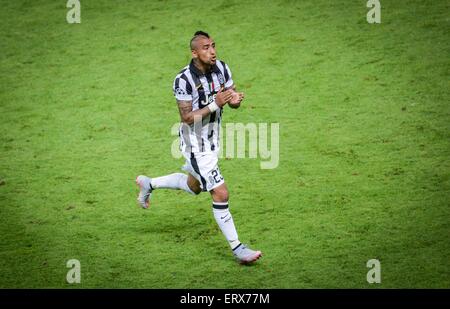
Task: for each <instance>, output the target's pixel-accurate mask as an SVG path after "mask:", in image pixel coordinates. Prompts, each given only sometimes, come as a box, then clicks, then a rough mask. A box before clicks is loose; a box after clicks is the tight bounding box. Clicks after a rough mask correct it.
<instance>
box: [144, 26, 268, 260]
mask: <svg viewBox="0 0 450 309" xmlns="http://www.w3.org/2000/svg"><path fill="white" fill-rule="evenodd" d="M190 48H191V53H192V60H191V62H190V64H189V65H187V66H186V67H185V68H183V70H181V72H180V73H178V75H177V76H176V77H175V80H174V83H173V93H174V96H175V98H176V101H177V103H178V104H177V105H178V109H179V112H180V117H181V125H180V129H179V135H180V148H181V151H182V153H183V156H184V158H185V159H186V162H185V165H184V166H183V170H184V171H186V172H187V173H188V174H187V175H186V174H183V173H174V174H170V175H166V176H162V177H156V178H149V177H147V176H144V175H140V176H138V177H137V178H136V184H137V185H138V186H139V187H140V192H139V196H138V198H137V200H138V202H139V204H140V205H141V206H142V207H143V208H148V207H149V202H150V197H151V195H152V192H153V191H154V190H157V189H178V190H180V189H181V190H184V191H186V192H188V193H190V194H196V195H197V194H200V192H202V191H208V192H209V193H210V194H211V197H212V208H213V214H214V218H215V220H216V222H217V224H218V225H219V228H220V229H221V231H222V233H223V235H224V236H225V238H226V239H227V240H228V243H229V245H230V247H231V249H232V251H233V254H234V256H235V257H236V258H237V259H238V260H239V261H240V262H241V263H242V264H247V263H252V262H254V261H256V260H257V259H258V258H259V257H261V252H260V251H254V250H252V249H250V248H249V247H248V246H246V245H244V244H242V243H241V242H240V241H239V238H238V234H237V232H236V228H235V226H234V222H233V217H232V216H231V213H230V210H229V208H228V197H229V194H228V189H227V186H226V184H225V180H224V178H223V176H222V174H221V173H220V169H219V166H218V153H219V130H220V122H221V119H222V113H223V108H224V107H225V105H227V104H228V106H229V107H231V108H238V107H239V106H240V104H241V101H242V100H243V98H244V94H243V93H242V92H237V91H236V88H235V86H234V83H233V79H232V78H231V71H230V68H229V67H228V65H226V64H225V63H224V62H223V61H219V60H217V59H216V47H215V43H214V41H213V39H212V38H210V37H209V35H208V33H206V32H203V31H197V32H196V33H195V34H194V37H193V38H192V39H191V42H190Z"/></svg>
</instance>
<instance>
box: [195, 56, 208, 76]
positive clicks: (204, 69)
mask: <svg viewBox="0 0 450 309" xmlns="http://www.w3.org/2000/svg"><path fill="white" fill-rule="evenodd" d="M194 65H195V67H196V68H197V69H199V70H200V72H202V73H203V74H205V73H206V72H209V71H211V65H210V64H206V63H202V62H200V61H199V60H198V59H194Z"/></svg>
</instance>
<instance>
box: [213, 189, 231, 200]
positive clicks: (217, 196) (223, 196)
mask: <svg viewBox="0 0 450 309" xmlns="http://www.w3.org/2000/svg"><path fill="white" fill-rule="evenodd" d="M213 198H214V201H216V202H222V203H225V202H228V198H229V194H228V190H227V188H226V187H218V188H216V189H214V193H213Z"/></svg>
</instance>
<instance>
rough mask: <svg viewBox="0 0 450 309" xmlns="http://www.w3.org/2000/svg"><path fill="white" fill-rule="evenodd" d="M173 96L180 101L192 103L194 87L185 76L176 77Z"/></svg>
mask: <svg viewBox="0 0 450 309" xmlns="http://www.w3.org/2000/svg"><path fill="white" fill-rule="evenodd" d="M173 95H174V96H175V98H176V99H177V100H179V101H192V86H191V84H190V83H189V81H188V79H187V77H186V76H185V75H184V74H180V75H177V77H175V80H174V81H173Z"/></svg>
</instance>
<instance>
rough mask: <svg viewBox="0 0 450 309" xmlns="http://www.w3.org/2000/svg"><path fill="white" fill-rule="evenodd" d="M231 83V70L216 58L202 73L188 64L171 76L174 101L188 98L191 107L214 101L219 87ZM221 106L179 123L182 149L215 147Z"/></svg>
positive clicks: (207, 150) (217, 144) (193, 108)
mask: <svg viewBox="0 0 450 309" xmlns="http://www.w3.org/2000/svg"><path fill="white" fill-rule="evenodd" d="M232 86H233V79H232V78H231V71H230V69H229V67H228V65H227V64H225V62H223V61H219V60H217V61H216V64H215V65H214V66H212V67H211V71H210V72H208V73H206V74H203V73H202V72H201V71H200V70H199V69H197V68H196V67H195V65H194V63H193V61H192V60H191V63H190V64H189V65H187V66H186V67H184V68H183V69H182V70H181V72H180V73H178V75H177V76H176V77H175V80H174V82H173V93H174V96H175V98H176V99H177V101H192V110H193V111H195V110H197V109H201V108H204V107H205V106H207V105H208V104H211V103H213V102H214V100H215V97H216V94H217V92H218V91H219V90H220V88H221V87H225V88H230V87H232ZM222 113H223V109H222V108H219V109H218V110H216V111H215V112H213V113H211V114H210V115H209V116H207V117H205V118H203V120H202V122H201V124H200V122H197V123H194V124H192V125H190V126H189V125H186V124H183V123H181V125H180V129H179V135H180V149H181V151H182V152H194V153H196V152H210V151H218V150H219V147H220V145H219V133H220V131H219V130H220V123H221V118H222Z"/></svg>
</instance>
